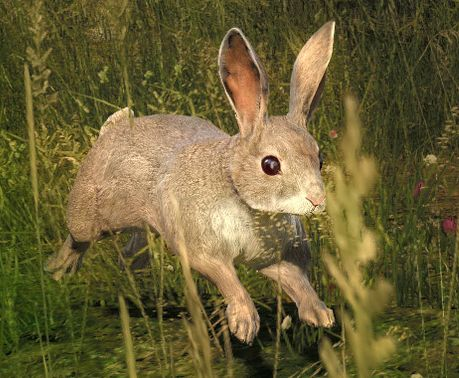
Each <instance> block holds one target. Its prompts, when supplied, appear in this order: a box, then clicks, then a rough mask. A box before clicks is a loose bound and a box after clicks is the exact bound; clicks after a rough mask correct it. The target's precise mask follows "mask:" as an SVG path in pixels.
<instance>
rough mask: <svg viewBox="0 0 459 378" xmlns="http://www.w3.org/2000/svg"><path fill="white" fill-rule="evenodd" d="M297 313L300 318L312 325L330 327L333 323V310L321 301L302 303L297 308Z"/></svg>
mask: <svg viewBox="0 0 459 378" xmlns="http://www.w3.org/2000/svg"><path fill="white" fill-rule="evenodd" d="M298 314H299V317H300V319H301V320H303V321H305V322H306V323H308V324H310V325H312V326H314V327H326V328H330V327H332V326H333V324H335V316H334V315H333V311H332V310H331V309H329V308H328V307H327V306H325V303H323V302H322V301H319V300H318V301H316V302H314V303H309V304H308V305H302V306H300V307H299V309H298Z"/></svg>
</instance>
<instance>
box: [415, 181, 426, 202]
mask: <svg viewBox="0 0 459 378" xmlns="http://www.w3.org/2000/svg"><path fill="white" fill-rule="evenodd" d="M425 187H426V183H425V182H424V180H419V181H418V182H417V183H416V186H415V187H414V190H413V197H414V198H418V197H419V195H420V194H421V190H422V189H424V188H425Z"/></svg>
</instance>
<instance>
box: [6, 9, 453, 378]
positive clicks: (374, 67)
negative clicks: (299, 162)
mask: <svg viewBox="0 0 459 378" xmlns="http://www.w3.org/2000/svg"><path fill="white" fill-rule="evenodd" d="M328 20H335V21H336V23H337V26H336V37H335V50H334V55H333V58H332V61H331V64H330V67H329V69H328V73H327V84H326V87H325V91H324V95H323V99H322V102H321V105H320V107H319V110H318V111H317V113H316V114H315V117H314V119H313V121H312V123H311V126H310V130H311V132H312V133H313V135H314V136H315V137H316V138H317V140H318V141H319V144H320V146H321V149H322V150H323V151H324V154H325V156H326V161H325V168H324V176H325V180H326V182H327V183H328V184H329V185H333V181H332V179H331V177H332V176H333V172H334V171H335V169H334V168H333V166H334V165H335V164H338V165H339V164H340V163H341V160H342V156H341V153H340V152H339V150H338V148H337V144H338V143H337V142H338V141H340V140H341V136H342V134H343V124H344V122H343V120H344V108H343V98H344V96H345V94H347V93H349V92H351V93H353V94H354V95H355V96H356V97H357V98H358V99H359V103H360V105H359V108H358V111H359V115H360V118H361V119H362V123H363V125H364V126H363V130H362V132H363V139H362V149H363V150H364V152H365V153H367V154H369V155H373V156H374V157H375V159H376V162H377V166H378V171H379V172H380V176H379V178H378V180H377V183H376V186H375V190H374V194H373V195H372V196H370V197H369V198H367V199H366V201H365V203H364V205H363V210H364V221H365V223H366V225H367V226H368V227H369V228H372V229H373V230H374V232H375V234H376V239H377V241H378V247H379V248H378V249H379V254H378V256H377V259H376V260H375V261H374V262H372V263H371V264H370V265H369V266H368V269H366V271H365V275H364V280H365V282H366V283H367V284H368V285H372V283H373V282H374V281H375V279H377V278H379V277H385V278H386V279H387V280H388V281H389V282H390V283H391V284H392V285H393V287H394V296H393V303H392V305H393V308H392V309H391V312H390V314H389V315H387V316H382V317H381V319H378V322H377V328H378V332H380V333H381V334H386V333H388V334H391V335H392V336H393V337H394V338H395V339H396V340H398V341H399V345H398V349H397V352H396V354H395V357H393V358H392V359H391V360H390V361H388V362H387V363H386V365H384V366H383V367H382V368H381V369H380V370H375V371H374V373H379V374H385V375H386V376H398V375H399V376H406V375H407V374H411V373H420V374H422V375H423V376H432V377H437V376H440V375H446V374H448V376H454V375H455V374H459V372H458V369H459V366H458V362H457V358H455V357H457V355H458V353H459V350H458V349H459V342H458V340H459V336H458V328H459V324H458V322H459V315H458V311H457V309H458V295H457V294H458V290H457V277H455V276H457V272H456V271H454V270H453V265H454V264H453V263H454V259H456V260H457V253H458V252H457V247H456V248H455V236H454V232H448V231H447V230H446V231H445V230H443V229H442V224H441V222H442V221H443V220H444V219H446V218H447V217H455V216H456V215H457V214H458V198H459V189H458V188H459V185H458V184H459V130H458V129H459V127H458V123H459V102H458V98H459V97H458V94H459V93H458V91H459V85H458V78H459V53H458V51H459V49H458V40H459V10H458V6H457V2H453V1H446V0H439V1H414V0H407V1H404V2H396V1H382V0H381V1H361V0H356V1H354V2H350V1H344V0H327V1H323V2H319V1H308V2H301V1H287V0H285V1H254V2H243V1H241V0H230V1H221V0H215V1H206V0H193V1H190V0H183V1H158V0H145V1H136V2H133V1H132V2H128V1H115V0H104V1H97V2H95V1H88V0H73V1H72V0H66V1H45V2H40V1H25V0H2V1H1V2H0V40H1V41H2V43H0V376H26V375H27V376H45V375H49V376H94V374H96V375H97V374H99V373H100V376H125V375H126V371H127V367H126V366H127V365H126V363H125V356H124V352H120V350H122V349H121V348H122V345H123V344H122V343H123V342H122V338H121V334H122V331H121V329H122V328H121V322H120V320H119V317H118V315H117V311H118V310H117V309H118V301H119V293H123V295H124V297H125V298H126V299H127V300H128V303H129V304H130V306H129V309H130V314H131V324H132V327H131V328H132V338H133V343H134V353H135V356H136V359H137V369H138V371H139V372H140V371H142V372H143V374H142V375H149V374H150V375H151V376H157V375H182V376H183V375H193V373H192V372H193V370H192V369H193V364H191V362H190V358H191V357H190V356H189V354H187V351H189V350H190V346H189V343H188V341H187V336H186V332H185V328H184V326H183V324H182V322H181V321H177V320H176V318H177V315H178V313H180V312H184V314H185V315H184V316H185V317H187V316H188V315H186V314H187V313H186V310H185V303H186V301H185V297H184V290H183V287H184V282H185V281H184V278H183V275H182V274H181V268H180V266H179V262H178V261H177V260H176V259H175V258H173V257H170V256H169V255H167V254H163V253H162V247H161V244H160V243H159V242H155V245H152V246H151V247H152V248H151V249H152V251H153V269H152V271H148V272H144V273H142V274H138V275H136V276H135V277H132V276H130V275H128V274H126V273H125V272H120V270H119V268H118V262H117V258H118V257H117V253H116V251H117V249H119V248H120V246H121V245H122V244H123V242H125V241H126V236H124V235H118V236H116V237H115V238H113V239H111V240H106V241H103V242H100V243H97V244H96V245H94V246H93V247H92V248H91V250H90V251H89V253H88V255H87V257H86V260H85V263H84V266H83V268H82V270H81V271H80V273H78V274H77V275H76V276H74V277H71V278H69V279H66V280H65V281H64V282H63V283H56V282H53V281H51V280H50V279H49V278H48V277H46V276H45V277H42V269H41V266H40V265H41V259H42V255H43V257H46V255H49V254H51V252H53V251H55V250H56V249H58V248H59V246H60V245H61V244H62V242H63V240H64V239H65V236H66V233H67V230H66V227H65V206H66V199H67V195H68V193H69V191H70V188H71V186H72V182H73V179H74V178H75V176H76V173H77V171H78V167H79V164H80V163H81V161H82V159H83V158H84V156H85V154H86V152H87V151H88V150H89V148H90V147H91V145H92V144H93V143H94V141H95V140H96V138H97V135H98V129H99V128H100V126H101V125H102V124H103V122H104V121H105V120H106V118H107V117H108V116H109V115H110V114H111V113H113V112H114V111H115V110H116V109H118V108H119V107H124V106H126V105H127V104H128V103H129V104H132V106H133V109H134V111H135V113H136V115H143V114H153V113H177V114H188V115H196V116H199V117H203V118H207V119H209V120H211V121H212V122H214V123H215V125H217V126H218V127H220V128H222V129H223V130H225V131H227V132H229V133H235V132H236V122H235V119H234V116H233V114H232V112H231V108H230V106H229V104H228V102H227V100H226V98H225V95H224V91H223V89H222V88H221V85H220V82H219V78H218V74H217V54H218V48H219V45H220V41H221V39H222V38H223V36H224V34H225V33H226V31H227V30H228V29H229V28H230V27H233V26H238V27H240V28H241V29H242V30H243V31H244V33H245V34H246V35H247V36H248V38H249V39H250V41H251V42H252V44H253V46H254V48H255V50H256V51H257V53H258V54H259V56H260V58H261V60H262V62H263V63H264V65H265V68H266V71H267V74H268V76H269V78H270V93H271V94H270V105H269V111H270V114H283V113H286V111H287V106H288V93H289V80H290V73H291V69H292V65H293V62H294V59H295V57H296V54H297V53H298V51H299V50H300V48H301V47H302V46H303V44H304V43H305V42H306V40H307V39H308V38H309V36H310V35H311V34H312V33H313V32H314V31H315V30H317V29H318V28H319V27H320V26H321V25H322V24H323V23H324V22H326V21H328ZM24 64H27V65H28V67H29V69H30V73H31V89H32V95H33V104H34V121H35V129H34V133H33V134H34V136H35V138H34V142H35V148H36V154H37V159H36V162H35V163H32V164H31V162H30V161H29V147H28V141H29V137H28V130H29V131H30V127H29V129H28V127H27V124H26V111H25V109H26V104H25V89H24ZM335 136H337V138H335ZM428 155H433V156H434V157H435V159H432V158H430V159H426V157H427V156H428ZM433 161H434V162H433ZM34 170H36V172H37V182H38V184H37V185H38V186H37V188H36V191H35V195H36V197H37V210H38V211H37V213H36V212H35V207H34V206H35V205H34V191H33V190H32V181H31V173H32V172H34ZM305 223H306V226H307V229H308V230H309V231H310V234H309V235H310V236H309V237H310V241H311V246H312V251H313V261H312V264H311V265H312V271H311V281H312V282H313V284H314V285H315V286H316V288H317V290H318V292H319V294H320V295H321V296H322V298H323V299H324V300H325V302H326V303H328V304H334V305H335V306H336V307H342V306H344V300H343V297H342V296H341V294H340V292H339V291H338V290H337V289H336V284H335V281H334V280H333V279H332V278H331V277H330V276H329V275H328V274H327V271H326V269H325V267H324V265H323V263H322V261H321V258H320V251H326V252H328V253H330V254H332V255H334V254H335V251H336V245H335V243H334V239H333V233H332V226H331V220H330V218H329V217H328V216H327V215H324V216H321V217H317V218H313V219H305ZM37 235H38V237H39V242H37ZM239 273H240V277H241V280H242V281H243V283H244V285H245V286H246V287H247V289H248V290H249V292H250V293H251V295H252V297H253V298H254V300H255V303H256V305H257V307H258V309H259V311H260V314H261V323H262V330H261V333H260V336H259V338H258V339H257V341H256V343H255V344H256V345H255V346H253V347H251V348H250V347H243V346H241V345H239V344H238V343H237V342H236V341H234V340H232V345H233V354H234V359H232V361H233V362H232V365H231V366H232V368H231V367H230V366H229V364H227V362H226V361H225V357H224V356H225V355H226V360H228V350H227V348H223V346H220V345H219V343H222V344H223V343H224V340H223V338H224V336H223V334H224V333H225V332H223V331H224V327H222V328H221V329H220V326H219V324H220V323H224V321H223V320H222V319H221V316H220V314H221V310H222V303H221V299H220V297H219V295H218V293H217V292H216V290H215V289H214V288H213V287H212V285H210V284H208V283H207V282H206V281H205V280H204V279H202V278H200V277H195V279H196V280H197V288H198V291H199V293H200V295H201V298H203V303H204V307H205V309H206V311H207V317H206V319H205V321H206V322H207V324H208V325H210V324H213V325H215V327H216V330H215V332H217V333H219V334H220V333H221V334H222V336H221V337H222V339H221V340H220V341H218V340H219V339H218V338H215V337H212V345H213V356H214V357H213V363H214V365H215V369H217V367H219V368H220V369H222V370H221V373H220V374H217V375H223V374H229V372H231V371H234V374H236V373H240V374H242V375H247V376H255V375H256V374H259V375H260V376H266V375H267V374H268V375H270V374H272V369H273V366H276V369H278V373H277V374H278V376H298V377H299V376H312V375H313V374H316V375H321V374H323V372H324V371H323V370H322V369H321V365H320V362H319V358H318V352H317V344H318V343H317V342H318V340H319V339H320V338H321V336H322V331H318V330H315V329H312V328H310V327H308V326H306V325H304V324H300V323H299V322H298V321H297V318H295V316H296V310H295V309H294V307H292V306H291V304H290V302H289V300H288V298H286V297H285V298H283V299H284V300H283V302H284V306H283V309H282V315H283V316H285V315H286V314H291V315H292V317H293V324H292V327H291V328H290V329H289V330H286V331H285V332H282V337H281V341H282V343H281V344H282V345H281V349H282V350H281V352H282V353H281V355H280V356H281V357H280V361H278V363H274V362H273V360H274V359H276V358H277V357H276V356H278V353H276V352H275V351H274V349H275V347H274V344H275V339H276V323H277V322H276V319H275V318H276V303H275V298H276V293H277V291H276V287H275V285H273V284H272V283H271V282H269V281H267V280H265V279H263V278H261V277H260V276H258V275H257V274H256V273H255V272H252V271H249V270H248V269H246V268H244V267H240V268H239ZM159 276H160V277H161V280H160V282H159V281H158V279H157V277H159ZM454 278H456V281H455V282H456V284H454ZM158 303H160V304H161V305H159V306H158ZM450 308H452V310H449V309H450ZM163 317H164V322H163ZM174 322H175V323H174ZM211 328H212V327H211ZM178 329H180V331H178ZM340 332H341V331H340V330H339V329H335V330H332V331H330V332H328V336H329V337H331V338H332V341H333V342H332V345H333V346H334V348H336V349H338V350H340V351H342V354H343V356H344V357H343V359H344V360H346V353H347V352H346V350H345V349H343V345H345V344H343V342H344V340H343V338H342V334H340ZM443 343H445V345H446V349H445V348H443V345H444V344H443ZM115 345H116V346H115ZM223 349H225V350H224V351H223ZM443 350H445V353H443ZM111 352H113V353H111ZM184 356H186V357H184ZM186 361H188V363H187V362H186ZM155 369H156V370H155ZM349 369H351V370H350V372H352V369H353V368H352V364H351V366H350V367H349ZM95 372H96V373H95Z"/></svg>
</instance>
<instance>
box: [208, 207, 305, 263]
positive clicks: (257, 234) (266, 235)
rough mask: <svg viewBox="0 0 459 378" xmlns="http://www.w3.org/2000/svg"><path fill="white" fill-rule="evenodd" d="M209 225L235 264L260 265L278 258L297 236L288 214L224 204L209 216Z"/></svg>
mask: <svg viewBox="0 0 459 378" xmlns="http://www.w3.org/2000/svg"><path fill="white" fill-rule="evenodd" d="M212 228H213V229H214V232H215V233H216V234H217V235H218V238H219V239H220V241H221V242H222V243H223V245H224V249H225V253H226V254H230V255H231V257H232V258H233V260H234V262H235V263H236V264H238V263H244V264H246V265H249V266H251V267H253V268H255V269H261V268H263V267H265V266H268V265H271V264H273V263H275V262H277V261H279V259H280V256H281V255H282V254H283V252H284V251H285V250H286V249H287V248H288V247H289V246H292V245H295V243H296V242H297V240H299V238H300V233H299V230H298V224H297V222H296V219H295V217H294V216H292V215H289V214H270V213H266V212H259V211H253V210H251V211H250V212H248V211H244V210H241V209H240V208H239V207H238V206H234V205H232V204H225V205H224V206H221V207H220V208H219V210H218V211H216V212H215V213H214V214H213V216H212Z"/></svg>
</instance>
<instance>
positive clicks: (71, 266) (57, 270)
mask: <svg viewBox="0 0 459 378" xmlns="http://www.w3.org/2000/svg"><path fill="white" fill-rule="evenodd" d="M82 260H83V254H82V253H78V252H71V253H69V254H67V255H66V256H62V255H60V254H56V255H53V256H51V257H50V258H49V259H48V262H47V263H46V267H45V270H46V271H47V272H48V273H51V276H52V277H53V279H54V280H56V281H59V280H60V279H61V278H62V277H63V276H64V275H65V274H74V273H75V272H76V271H77V270H78V269H79V268H80V267H81V263H82Z"/></svg>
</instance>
